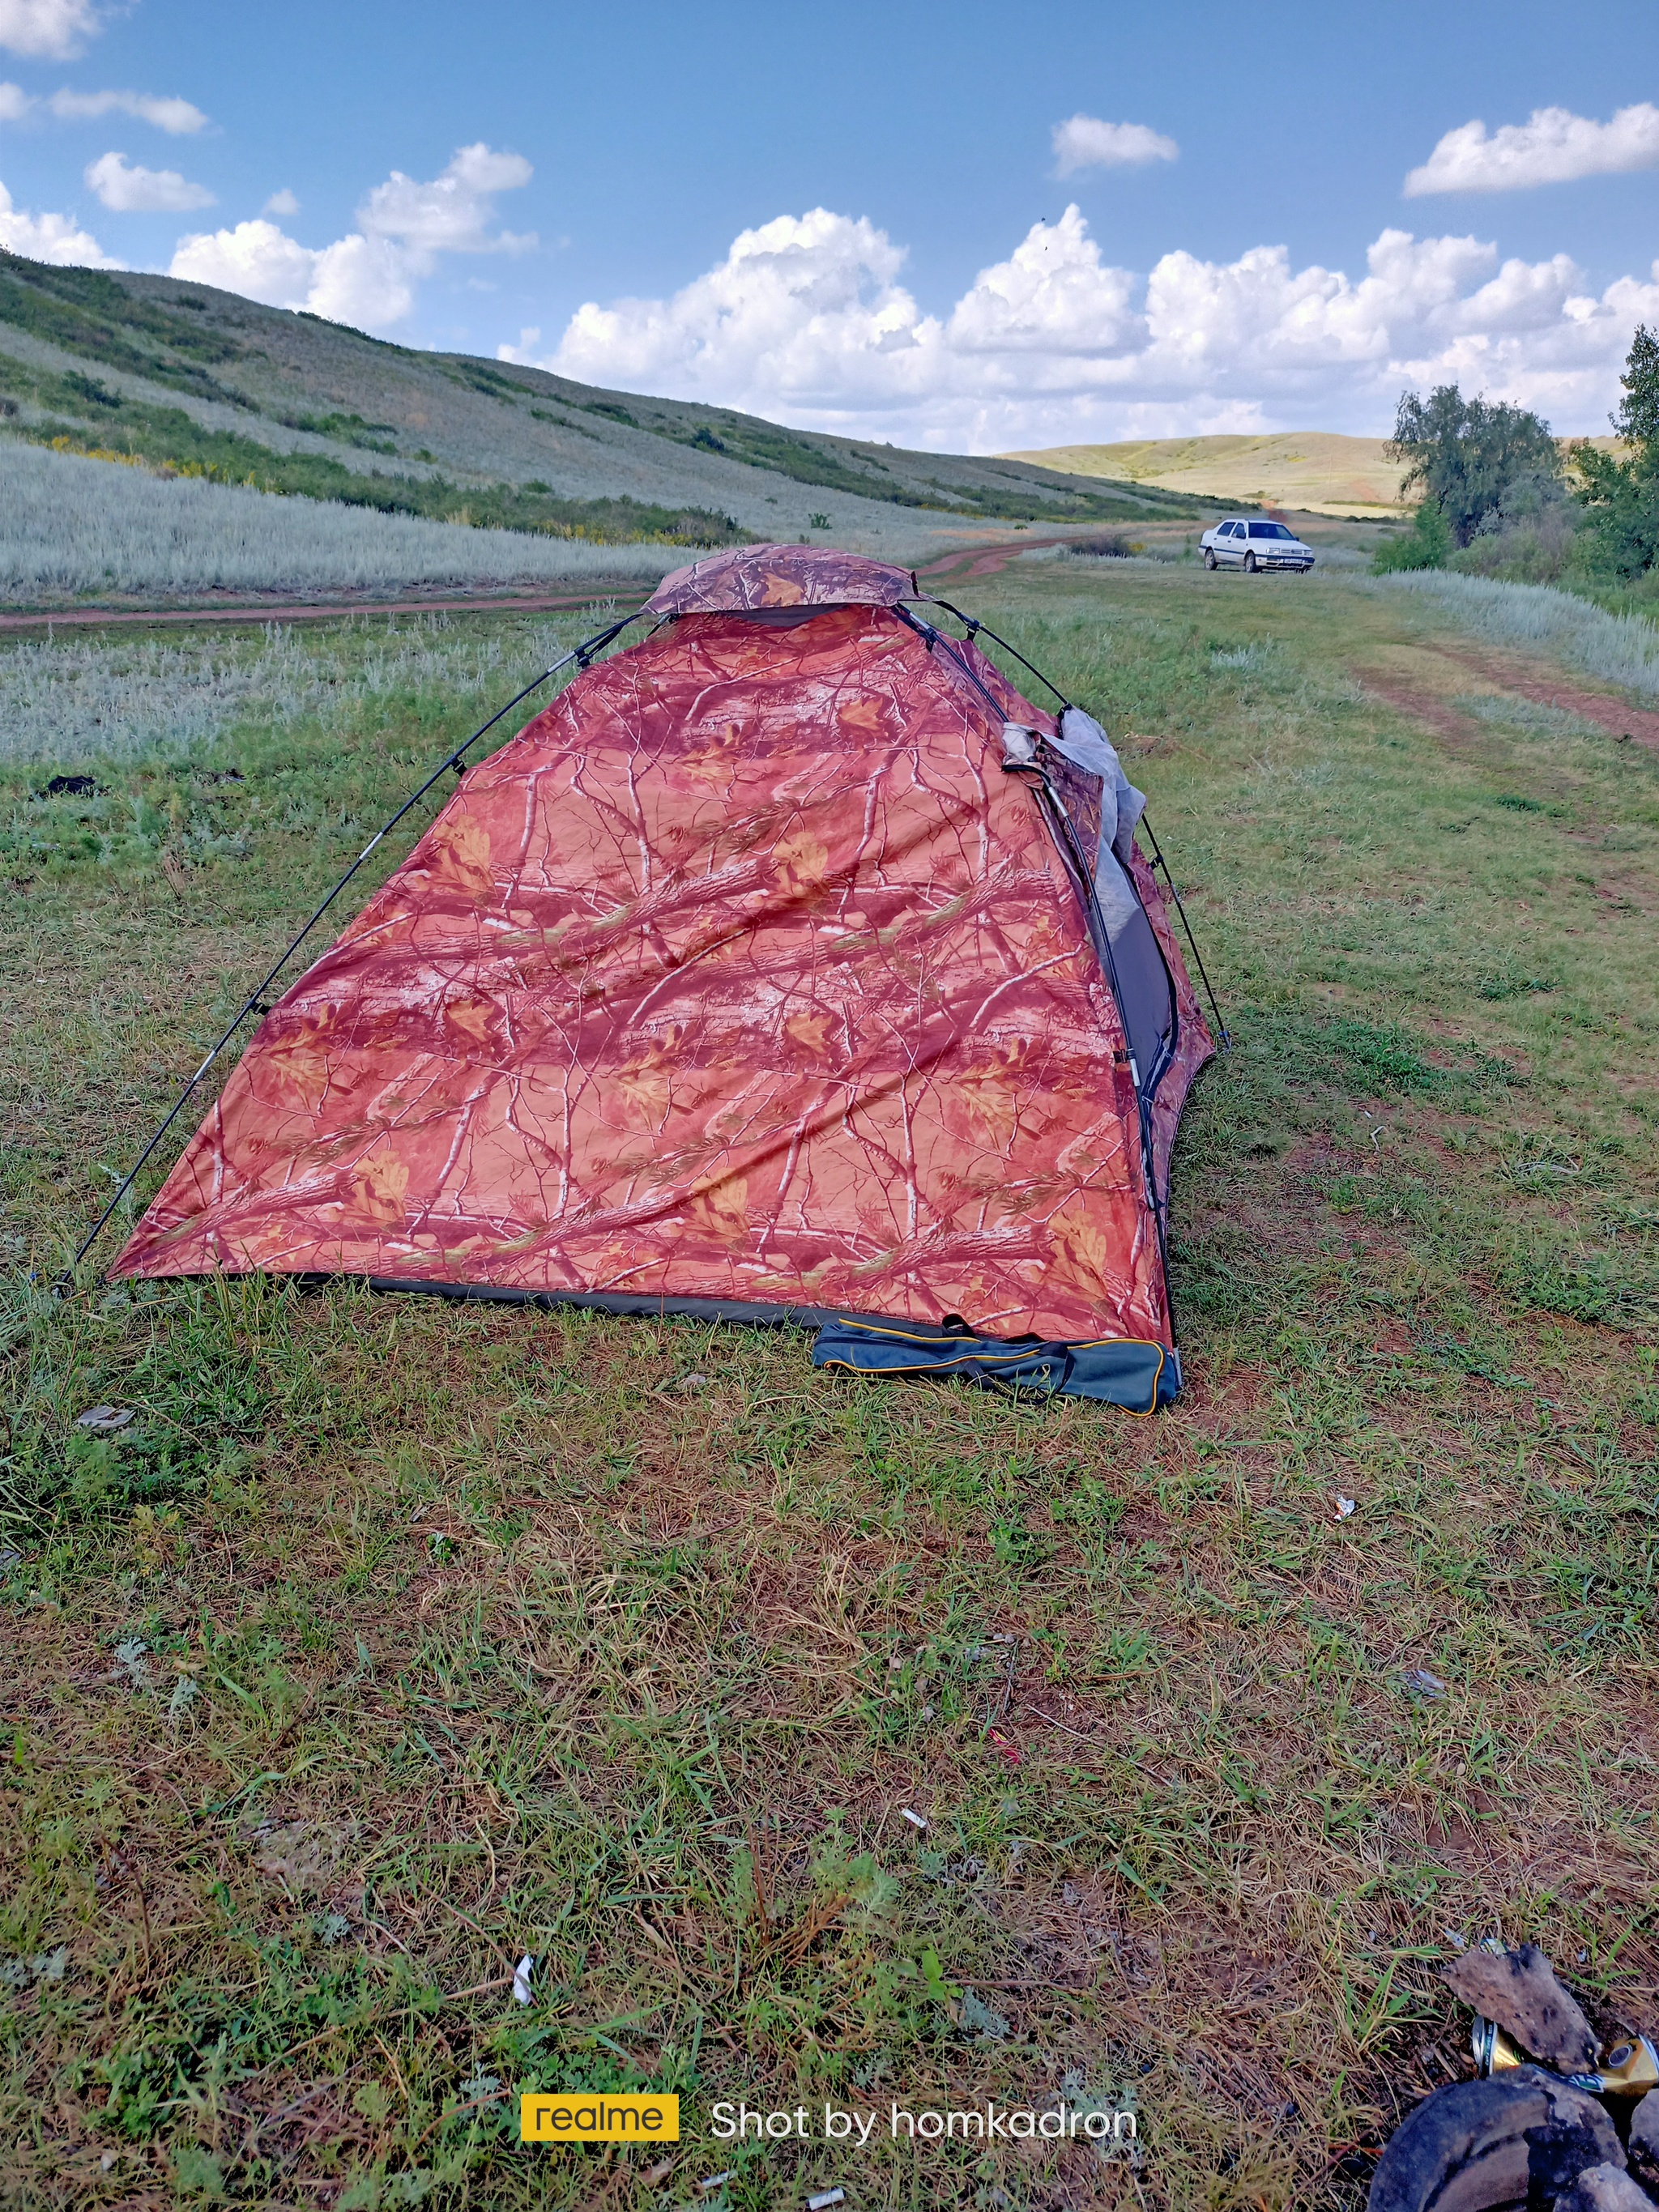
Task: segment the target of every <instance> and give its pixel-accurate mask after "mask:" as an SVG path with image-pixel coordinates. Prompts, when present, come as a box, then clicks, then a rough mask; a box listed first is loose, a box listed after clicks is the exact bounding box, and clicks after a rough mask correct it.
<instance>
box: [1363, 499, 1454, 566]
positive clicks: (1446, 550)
mask: <svg viewBox="0 0 1659 2212" xmlns="http://www.w3.org/2000/svg"><path fill="white" fill-rule="evenodd" d="M1451 550H1452V533H1451V525H1450V524H1449V522H1448V521H1447V520H1446V518H1445V516H1444V515H1443V513H1441V511H1440V506H1439V502H1438V501H1437V500H1433V499H1425V500H1424V501H1423V502H1422V504H1421V505H1420V506H1419V508H1418V510H1417V512H1416V513H1415V514H1414V515H1413V518H1412V526H1411V528H1410V529H1409V530H1407V531H1405V532H1402V533H1401V536H1399V537H1398V538H1384V539H1383V543H1382V544H1380V545H1379V546H1378V547H1377V549H1376V552H1375V553H1374V554H1373V555H1372V556H1371V574H1372V575H1373V576H1391V575H1393V574H1395V573H1396V571H1398V570H1399V569H1401V568H1444V567H1445V565H1446V562H1447V561H1448V560H1449V558H1450V556H1451Z"/></svg>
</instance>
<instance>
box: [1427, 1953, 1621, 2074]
mask: <svg viewBox="0 0 1659 2212" xmlns="http://www.w3.org/2000/svg"><path fill="white" fill-rule="evenodd" d="M1442 1972H1443V1978H1444V1980H1446V1981H1447V1982H1448V1983H1449V1984H1450V1985H1451V1987H1452V1989H1453V1990H1455V1992H1456V1994H1457V1995H1458V1996H1460V1997H1462V2000H1463V2002H1464V2003H1465V2004H1468V2005H1473V2006H1474V2009H1475V2010H1476V2012H1479V2013H1484V2014H1485V2015H1486V2018H1487V2019H1488V2020H1495V2021H1497V2022H1498V2026H1499V2027H1501V2028H1503V2029H1504V2030H1505V2031H1506V2032H1507V2033H1509V2034H1510V2035H1512V2036H1513V2037H1514V2038H1515V2040H1516V2042H1517V2043H1518V2044H1519V2045H1520V2046H1521V2048H1522V2050H1523V2051H1526V2052H1527V2053H1528V2056H1529V2057H1533V2058H1536V2059H1539V2060H1541V2062H1542V2063H1544V2064H1545V2065H1546V2066H1553V2067H1554V2068H1555V2069H1557V2070H1558V2071H1559V2072H1560V2073H1563V2074H1589V2073H1591V2072H1593V2071H1594V2069H1595V2060H1596V2055H1597V2053H1598V2052H1599V2051H1600V2050H1601V2044H1600V2042H1599V2041H1598V2040H1597V2038H1596V2035H1595V2030H1594V2029H1593V2028H1592V2027H1591V2026H1590V2024H1589V2021H1587V2020H1586V2019H1585V2017H1584V2015H1583V2013H1582V2012H1580V2011H1579V2009H1578V2007H1577V2004H1576V2003H1575V2002H1574V2001H1573V1999H1572V1998H1571V1996H1568V1994H1567V1992H1566V1990H1564V1989H1563V1988H1562V1986H1561V1984H1560V1983H1559V1981H1557V1979H1556V1978H1555V1970H1554V1968H1553V1966H1551V1965H1550V1962H1549V1960H1547V1958H1546V1957H1545V1956H1544V1954H1543V1953H1542V1952H1541V1950H1540V1949H1539V1948H1538V1946H1537V1945H1536V1944H1535V1943H1523V1944H1522V1947H1521V1948H1520V1949H1519V1950H1518V1951H1489V1950H1487V1948H1486V1946H1485V1944H1484V1943H1483V1944H1480V1945H1478V1946H1477V1947H1476V1948H1475V1949H1474V1950H1473V1951H1466V1952H1465V1953H1464V1954H1463V1955H1462V1958H1461V1959H1455V1960H1453V1961H1452V1963H1451V1965H1450V1966H1447V1967H1444V1968H1443V1970H1442Z"/></svg>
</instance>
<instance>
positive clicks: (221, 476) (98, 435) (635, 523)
mask: <svg viewBox="0 0 1659 2212" xmlns="http://www.w3.org/2000/svg"><path fill="white" fill-rule="evenodd" d="M3 393H11V394H15V395H16V396H17V398H20V399H22V400H26V401H31V402H33V404H35V405H37V406H40V407H62V408H66V409H68V410H70V419H66V418H64V416H57V415H41V416H33V417H32V418H31V419H29V420H27V421H23V420H21V418H20V419H18V420H16V422H15V427H14V429H13V431H12V435H14V436H18V437H21V438H25V439H27V441H29V442H30V443H31V444H34V445H43V446H52V447H56V448H57V449H58V451H59V452H63V453H90V454H93V455H94V456H96V457H98V458H100V459H104V458H108V457H109V456H111V455H116V456H119V457H122V458H127V457H131V458H132V459H137V460H141V461H143V462H145V463H147V464H148V465H149V466H150V467H152V468H155V469H159V470H161V471H164V472H167V473H176V474H183V475H187V476H198V477H209V478H210V479H211V480H212V481H213V482H215V483H227V484H246V485H247V486H248V487H249V488H250V489H252V490H255V491H264V492H270V493H273V494H276V495H279V496H288V497H293V496H299V497H301V498H305V499H324V500H337V501H340V502H341V503H342V504H343V505H344V506H347V507H374V508H376V509H378V510H379V512H380V513H383V514H416V515H421V516H423V517H424V518H425V519H426V520H428V521H432V522H461V523H466V524H469V525H470V526H472V527H473V528H475V529H483V530H525V531H538V532H546V533H547V534H548V535H550V536H552V537H557V538H587V539H590V540H592V541H593V542H594V543H596V544H605V545H621V544H637V543H639V542H640V541H641V540H645V541H648V542H653V543H656V542H660V543H664V544H675V545H735V544H743V543H744V542H745V540H746V538H747V536H748V533H747V532H744V531H743V530H741V529H740V528H739V527H738V525H737V524H736V523H735V522H733V520H732V518H731V516H730V515H728V514H717V513H714V512H713V511H712V510H711V509H709V508H707V507H685V508H679V509H671V508H668V507H659V506H657V505H655V504H653V502H651V501H646V500H636V499H633V498H630V497H629V495H627V494H626V493H623V494H622V495H619V496H618V497H617V498H614V499H570V498H562V497H561V496H560V495H558V494H557V493H556V492H555V491H554V489H552V487H551V485H550V484H548V483H544V482H543V481H542V480H541V479H540V478H532V480H531V481H530V482H529V483H524V484H512V483H485V484H477V483H475V484H458V483H453V482H452V481H451V480H450V479H449V478H448V477H444V476H441V475H436V474H433V475H419V476H408V475H404V474H402V473H400V472H397V471H386V470H381V469H371V470H369V471H367V472H365V471H363V470H362V469H353V468H348V467H347V466H346V465H345V463H344V462H343V461H338V460H336V459H333V458H332V457H331V455H329V454H326V453H279V452H277V451H276V450H275V449H274V448H273V447H270V446H268V445H266V444H264V442H263V441H260V440H259V439H257V438H250V437H246V436H244V435H242V434H241V433H240V432H238V431H234V430H213V429H209V428H205V427H204V425H203V424H202V423H200V422H197V420H196V418H195V417H194V416H191V415H188V414H186V413H185V410H184V409H183V408H182V407H152V406H148V405H146V404H144V402H143V401H142V400H137V399H129V398H124V397H123V396H122V394H121V393H119V392H113V391H112V390H110V388H109V387H108V386H106V385H103V384H100V382H99V381H98V380H97V378H96V377H91V376H86V375H83V374H82V373H81V372H80V371H79V370H76V369H70V370H66V371H65V372H64V373H63V374H56V373H54V372H52V371H51V370H46V369H30V368H26V367H24V366H23V364H21V362H14V361H11V360H10V359H9V358H8V357H7V356H4V355H3V354H0V394H3ZM286 422H287V427H288V428H292V429H301V430H308V431H311V432H312V433H313V434H314V435H318V436H321V437H331V438H336V439H338V440H340V441H342V442H343V443H345V444H347V445H351V446H356V447H362V448H364V449H366V450H368V451H370V452H374V453H382V454H387V453H389V454H392V455H393V456H395V455H396V453H397V452H398V448H397V447H396V446H395V445H394V444H392V443H390V442H388V441H386V439H385V438H380V437H376V436H374V435H371V434H372V432H373V431H374V430H375V429H378V428H382V427H384V426H381V425H371V424H369V423H367V422H364V421H363V419H362V416H359V415H350V416H347V415H339V414H334V415H326V416H315V415H296V416H289V417H287V418H286Z"/></svg>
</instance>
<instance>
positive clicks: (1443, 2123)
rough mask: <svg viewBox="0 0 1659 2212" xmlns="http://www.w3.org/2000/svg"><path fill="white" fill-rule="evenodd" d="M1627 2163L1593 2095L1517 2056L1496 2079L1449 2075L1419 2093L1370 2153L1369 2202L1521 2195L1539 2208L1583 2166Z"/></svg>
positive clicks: (1379, 2208)
mask: <svg viewBox="0 0 1659 2212" xmlns="http://www.w3.org/2000/svg"><path fill="white" fill-rule="evenodd" d="M1624 2163H1625V2154H1624V2153H1623V2151H1621V2150H1620V2148H1619V2138H1618V2136H1616V2135H1615V2134H1614V2132H1613V2122H1612V2121H1611V2120H1610V2119H1609V2118H1607V2113H1606V2112H1604V2111H1603V2110H1602V2108H1601V2106H1600V2105H1599V2104H1597V2103H1596V2101H1595V2098H1593V2097H1587V2096H1586V2095H1585V2094H1584V2093H1583V2091H1582V2090H1580V2089H1574V2088H1571V2087H1569V2086H1568V2085H1567V2083H1566V2082H1565V2081H1556V2080H1555V2079H1554V2077H1553V2075H1548V2074H1546V2073H1545V2072H1544V2071H1543V2069H1542V2068H1541V2067H1537V2066H1517V2067H1516V2068H1515V2069H1514V2070H1513V2071H1512V2072H1510V2073H1506V2074H1502V2075H1498V2078H1497V2079H1496V2080H1495V2081H1456V2082H1454V2083H1453V2084H1452V2085H1451V2086H1450V2087H1449V2088H1445V2089H1437V2090H1436V2091H1435V2093H1434V2094H1433V2095H1432V2096H1431V2097H1425V2099H1424V2100H1423V2102H1422V2103H1421V2104H1420V2105H1419V2106H1418V2107H1417V2110H1416V2111H1415V2112H1413V2113H1412V2114H1411V2116H1410V2118H1408V2119H1407V2121H1406V2122H1405V2124H1404V2125H1403V2126H1402V2127H1401V2129H1400V2130H1398V2132H1397V2133H1396V2134H1395V2136H1394V2138H1393V2140H1392V2141H1391V2142H1389V2146H1388V2148H1387V2149H1386V2150H1385V2151H1384V2152H1383V2155H1382V2157H1381V2158H1380V2159H1379V2160H1378V2161H1377V2166H1376V2173H1375V2174H1374V2175H1373V2177H1372V2179H1371V2188H1370V2200H1369V2203H1370V2212H1431V2208H1432V2212H1486V2208H1487V2207H1490V2206H1498V2205H1504V2206H1520V2205H1523V2204H1524V2205H1526V2206H1528V2207H1529V2208H1534V2212H1543V2208H1544V2207H1546V2206H1547V2205H1550V2204H1552V2203H1553V2202H1554V2200H1555V2199H1556V2197H1558V2196H1559V2195H1560V2194H1561V2193H1562V2192H1563V2191H1565V2190H1569V2189H1571V2187H1572V2186H1573V2185H1574V2183H1575V2182H1576V2181H1577V2179H1578V2177H1579V2175H1580V2174H1581V2173H1583V2172H1584V2170H1585V2168H1586V2167H1588V2166H1610V2167H1612V2168H1613V2169H1614V2170H1615V2171H1620V2170H1621V2169H1622V2168H1623V2166H1624ZM1575 2212H1577V2208H1575ZM1586 2212H1588V2208H1586ZM1611 2212H1618V2208H1616V2207H1615V2208H1611Z"/></svg>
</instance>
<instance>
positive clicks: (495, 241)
mask: <svg viewBox="0 0 1659 2212" xmlns="http://www.w3.org/2000/svg"><path fill="white" fill-rule="evenodd" d="M532 173H533V172H532V168H531V166H530V164H529V162H528V161H525V160H524V159H523V158H522V156H521V155H517V154H497V153H495V152H493V151H492V150H491V149H490V148H489V147H488V146H483V145H478V146H464V147H462V148H461V149H460V150H459V153H457V154H456V155H455V157H454V159H453V161H451V162H450V164H449V166H448V167H447V169H445V170H444V171H443V173H442V174H441V175H440V176H438V177H436V178H435V179H434V180H433V181H432V182H431V183H430V184H424V185H423V184H418V183H416V181H415V179H413V178H410V177H406V176H404V174H403V173H402V171H401V170H398V169H394V170H393V171H392V174H391V176H390V177H389V178H388V179H386V182H385V183H384V184H382V185H375V186H374V190H373V191H370V192H369V193H368V196H367V197H366V198H365V199H364V200H363V202H362V205H361V206H360V207H359V208H358V210H357V223H358V228H356V230H355V231H349V232H348V233H347V234H346V235H345V237H343V238H339V239H336V240H335V241H334V243H333V244H332V245H331V246H301V244H300V243H299V241H298V240H296V239H292V238H290V237H289V235H288V234H287V233H286V232H285V231H283V230H282V229H281V228H278V226H277V225H276V223H274V222H268V221H266V220H265V219H264V217H263V216H261V217H259V218H258V219H257V220H255V221H253V222H239V223H238V224H236V226H235V228H234V229H229V230H216V231H202V232H197V233H195V234H192V235H191V236H190V237H188V238H181V239H180V240H179V244H178V246H177V249H176V250H175V252H174V253H173V259H172V262H171V263H170V264H169V267H168V272H167V273H168V274H169V275H170V276H184V277H188V278H189V279H191V282H193V283H198V284H216V285H218V286H219V287H220V288H221V289H223V290H225V291H228V292H240V293H242V294H244V295H246V297H247V298H249V299H252V300H263V301H264V302H265V304H266V305H267V306H268V307H304V308H307V309H308V310H309V312H310V313H313V315H325V316H326V317H327V318H328V319H329V320H330V321H331V322H338V323H350V324H353V325H356V326H358V327H360V328H363V329H368V330H383V329H385V328H386V327H387V326H388V325H391V324H392V323H398V322H401V321H402V320H403V319H404V316H405V315H407V314H408V313H410V310H411V309H412V307H414V305H415V286H416V283H417V282H418V281H419V279H420V278H422V276H430V274H431V273H432V271H433V270H434V269H435V267H436V265H437V257H438V256H439V254H440V253H500V252H520V251H521V250H522V249H524V248H525V247H526V246H533V245H534V244H535V240H534V237H533V236H531V237H524V238H520V237H515V236H514V235H513V234H512V233H511V232H508V231H501V230H497V229H496V228H495V204H494V195H495V193H496V192H501V191H513V190H515V189H517V188H518V187H519V186H520V185H526V184H528V183H529V181H530V179H531V177H532ZM279 203H284V204H283V205H282V206H281V208H280V211H281V212H283V213H284V214H287V213H289V212H291V211H292V210H295V209H297V207H298V205H299V203H298V201H297V200H295V198H294V196H293V194H292V193H291V192H279V193H276V195H274V197H273V198H272V199H271V200H270V201H269V202H267V211H268V212H276V211H278V208H279Z"/></svg>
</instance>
